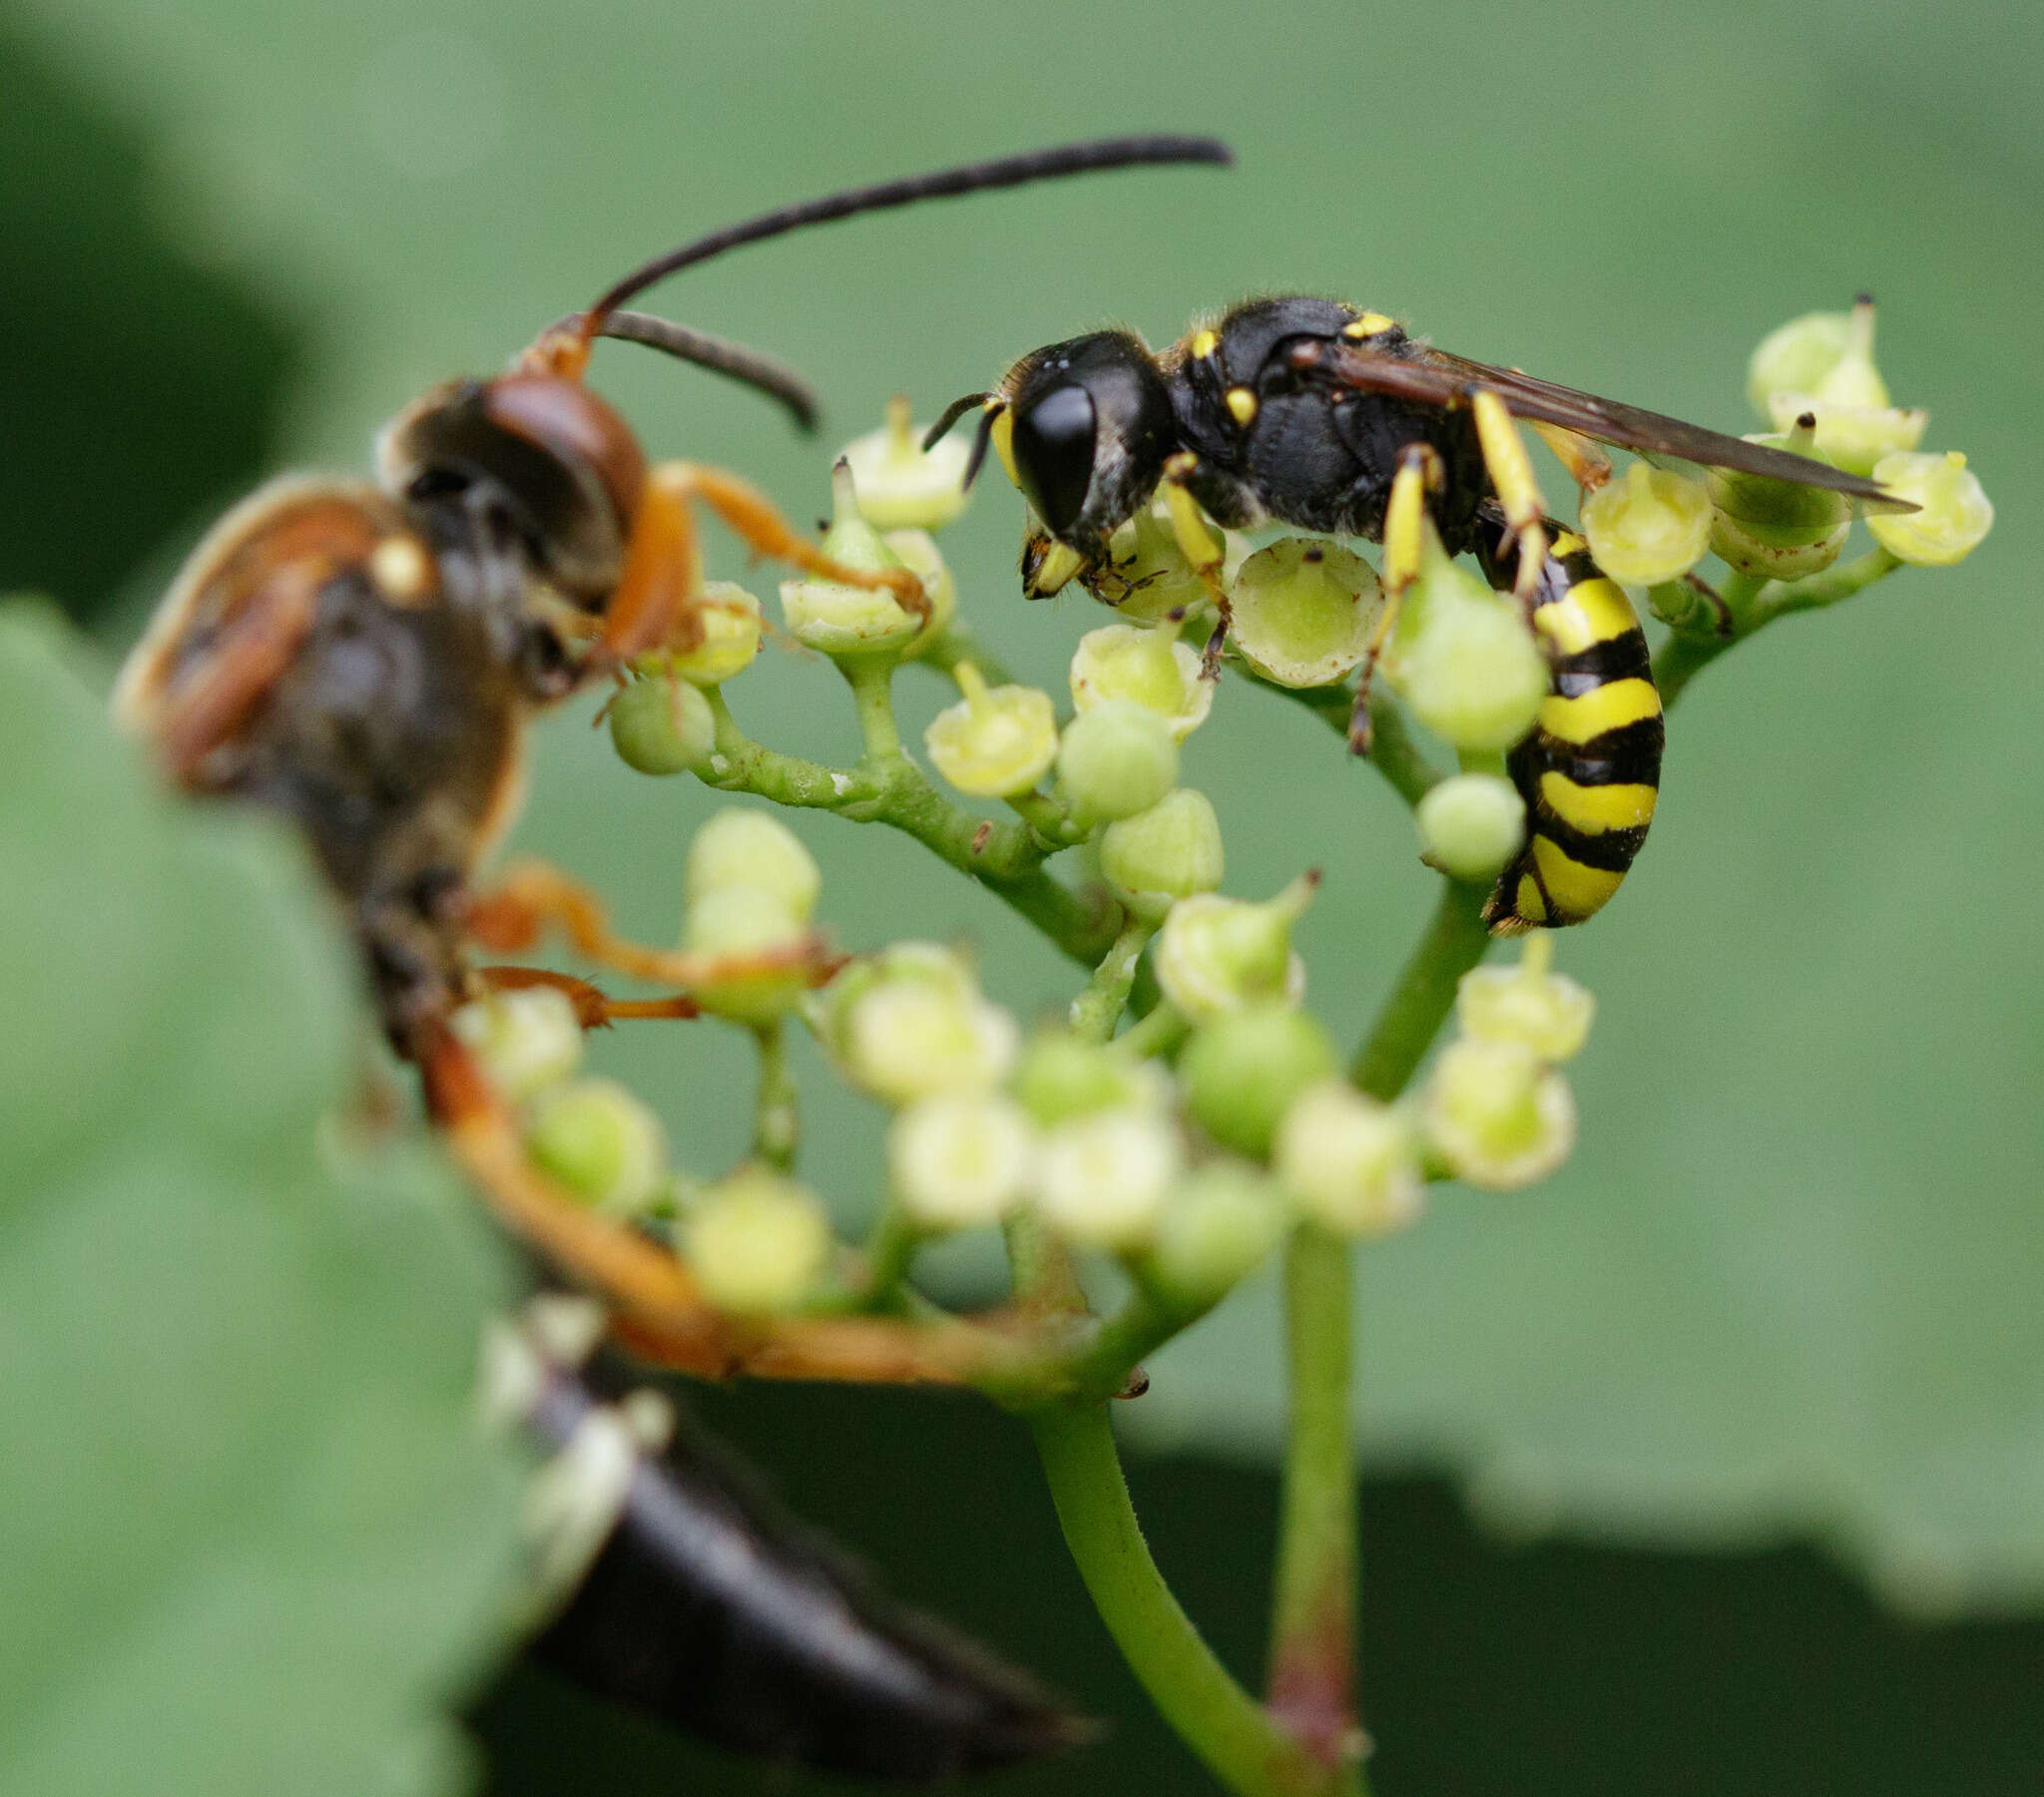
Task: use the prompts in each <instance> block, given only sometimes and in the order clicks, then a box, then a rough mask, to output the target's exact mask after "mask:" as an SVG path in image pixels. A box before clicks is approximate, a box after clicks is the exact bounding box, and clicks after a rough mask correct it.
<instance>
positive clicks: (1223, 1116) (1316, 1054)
mask: <svg viewBox="0 0 2044 1797" xmlns="http://www.w3.org/2000/svg"><path fill="white" fill-rule="evenodd" d="M1333 1071H1334V1045H1333V1043H1332V1042H1331V1041H1330V1040H1329V1039H1328V1036H1327V1033H1326V1031H1325V1030H1323V1029H1321V1027H1320V1026H1319V1025H1318V1024H1317V1023H1315V1022H1314V1021H1313V1020H1312V1019H1311V1018H1310V1017H1308V1016H1306V1014H1305V1013H1304V1012H1303V1011H1299V1010H1296V1009H1294V1008H1293V1007H1291V1006H1289V1005H1281V1004H1266V1005H1257V1006H1254V1007H1252V1008H1250V1009H1248V1010H1244V1011H1234V1012H1229V1013H1227V1014H1226V1015H1224V1016H1221V1017H1218V1018H1216V1019H1215V1020H1214V1022H1212V1023H1211V1024H1209V1025H1207V1027H1206V1028H1205V1029H1203V1030H1201V1031H1200V1032H1199V1033H1198V1034H1197V1035H1196V1036H1194V1038H1193V1039H1192V1041H1191V1042H1189V1043H1188V1044H1187V1045H1186V1048H1185V1052H1184V1053H1183V1054H1182V1055H1181V1056H1180V1057H1179V1063H1178V1076H1179V1086H1180V1089H1181V1091H1183V1093H1184V1094H1185V1102H1186V1110H1187V1111H1188V1112H1189V1113H1190V1114H1191V1116H1192V1118H1193V1121H1194V1122H1195V1123H1198V1124H1199V1125H1200V1127H1201V1128H1203V1129H1205V1130H1206V1131H1207V1133H1208V1134H1209V1135H1211V1136H1213V1137H1214V1139H1215V1140H1216V1141H1218V1142H1220V1143H1222V1145H1223V1146H1225V1147H1231V1148H1234V1149H1236V1150H1237V1151H1238V1152H1239V1153H1243V1154H1248V1155H1251V1156H1252V1157H1253V1158H1255V1159H1258V1160H1263V1159H1267V1158H1268V1157H1269V1155H1270V1152H1271V1143H1272V1141H1273V1139H1274V1138H1275V1137H1276V1135H1277V1133H1278V1123H1281V1122H1282V1121H1283V1119H1284V1114H1285V1112H1287V1111H1288V1110H1290V1109H1291V1106H1292V1102H1293V1101H1294V1100H1295V1099H1296V1098H1297V1097H1298V1095H1299V1094H1300V1093H1301V1092H1303V1091H1304V1090H1305V1089H1306V1088H1307V1087H1308V1086H1311V1085H1313V1084H1314V1083H1316V1082H1317V1081H1320V1080H1324V1079H1326V1078H1327V1077H1328V1076H1329V1075H1330V1074H1331V1073H1333Z"/></svg>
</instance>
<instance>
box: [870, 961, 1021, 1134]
mask: <svg viewBox="0 0 2044 1797" xmlns="http://www.w3.org/2000/svg"><path fill="white" fill-rule="evenodd" d="M1017 1034H1018V1033H1017V1031H1016V1028H1015V1020H1014V1019H1013V1018H1011V1017H1010V1016H1009V1015H1008V1014H1007V1012H1005V1011H1003V1010H1002V1009H1001V1008H1000V1007H999V1006H998V1005H993V1004H989V1003H988V1002H987V1001H986V1000H985V999H983V998H981V997H979V996H978V994H977V993H975V992H965V993H960V992H957V991H953V990H950V989H948V988H946V987H945V986H943V985H941V984H939V983H937V982H935V981H930V980H915V979H907V980H902V979H894V980H882V981H880V982H879V983H878V984H877V985H875V986H873V987H871V988H869V989H868V990H867V991H866V992H865V993H863V994H861V995H860V997H859V998H858V999H857V1000H856V1001H855V1002H854V1003H853V1005H852V1006H851V1009H850V1011H849V1013H848V1014H847V1015H846V1018H845V1031H844V1041H845V1052H844V1065H845V1071H846V1073H847V1074H848V1075H849V1076H850V1077H851V1079H852V1080H853V1081H854V1082H855V1083H856V1084H857V1085H859V1086H860V1087H862V1088H863V1089H864V1090H865V1091H867V1092H869V1093H871V1094H872V1095H873V1096H874V1097H875V1098H877V1099H880V1100H882V1101H884V1102H885V1103H887V1104H890V1105H906V1104H909V1103H911V1102H912V1101H914V1100H916V1099H920V1098H927V1097H929V1096H931V1095H932V1094H935V1093H940V1092H985V1091H987V1090H988V1089H989V1088H991V1087H994V1086H997V1085H999V1084H1000V1082H1001V1081H1002V1080H1003V1079H1004V1078H1005V1077H1006V1075H1007V1072H1008V1069H1009V1068H1010V1067H1011V1066H1013V1065H1014V1060H1015V1044H1016V1038H1017Z"/></svg>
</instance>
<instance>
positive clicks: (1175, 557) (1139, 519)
mask: <svg viewBox="0 0 2044 1797" xmlns="http://www.w3.org/2000/svg"><path fill="white" fill-rule="evenodd" d="M1107 555H1108V566H1109V568H1110V569H1111V570H1112V571H1113V577H1114V578H1113V580H1112V581H1110V582H1103V583H1102V587H1103V590H1104V592H1105V594H1106V596H1107V597H1108V598H1109V600H1110V602H1111V603H1112V604H1113V606H1114V609H1115V610H1116V612H1118V613H1119V614H1120V615H1121V616H1122V617H1123V618H1126V619H1128V620H1130V621H1131V622H1132V623H1135V624H1162V623H1164V622H1165V621H1166V620H1168V619H1174V618H1187V617H1190V616H1191V615H1192V614H1193V613H1195V612H1198V611H1202V610H1204V609H1205V608H1206V606H1207V603H1208V593H1207V584H1206V582H1205V581H1203V580H1201V578H1200V571H1199V570H1198V569H1197V568H1195V567H1194V566H1193V565H1192V563H1191V562H1189V561H1187V560H1186V553H1185V551H1184V550H1183V549H1182V548H1180V547H1179V541H1178V533H1177V532H1175V531H1174V530H1173V529H1172V528H1171V513H1170V511H1169V510H1168V509H1167V508H1166V506H1165V504H1164V501H1163V500H1161V499H1160V500H1156V501H1153V502H1152V503H1151V504H1150V505H1147V506H1145V507H1144V508H1143V509H1142V510H1141V511H1139V512H1138V513H1137V514H1136V515H1135V516H1134V517H1133V518H1131V519H1129V520H1128V522H1127V523H1125V524H1124V525H1122V527H1121V528H1120V529H1119V530H1117V531H1116V532H1115V533H1114V535H1113V536H1112V537H1110V538H1109V539H1108V544H1107ZM1117 592H1118V593H1119V595H1120V597H1118V598H1117V597H1115V595H1116V593H1117Z"/></svg>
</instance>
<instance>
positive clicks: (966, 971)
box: [810, 942, 979, 1065]
mask: <svg viewBox="0 0 2044 1797" xmlns="http://www.w3.org/2000/svg"><path fill="white" fill-rule="evenodd" d="M893 980H898V981H905V982H909V983H911V984H921V985H925V986H935V987H938V988H939V989H941V990H942V991H943V992H944V993H945V994H946V995H947V996H949V997H950V998H952V999H955V1000H956V1001H957V1002H959V1003H960V1004H966V1003H972V1002H976V1001H977V1000H978V998H979V984H978V982H977V981H976V980H975V979H974V978H973V973H972V968H971V966H970V964H969V963H968V962H967V961H966V960H965V958H964V957H963V956H962V955H960V954H959V953H958V952H957V951H956V950H955V949H951V948H946V947H945V946H944V945H943V944H942V943H940V942H893V943H889V944H888V945H887V946H886V947H885V948H883V949H881V950H880V951H879V952H878V953H877V954H872V955H860V956H858V957H856V958H855V959H853V960H852V961H849V962H847V963H846V964H845V965H844V966H843V967H842V968H841V969H839V970H838V973H837V976H836V977H835V978H834V979H833V980H831V982H830V983H829V984H828V985H827V986H825V987H824V988H823V990H822V991H821V992H819V993H817V994H816V995H815V998H814V1001H813V1003H812V1006H811V1012H810V1021H811V1024H812V1025H813V1027H814V1029H815V1032H816V1036H817V1039H818V1040H819V1041H820V1042H821V1043H822V1045H823V1047H824V1048H825V1049H826V1050H827V1051H828V1052H829V1053H830V1054H831V1055H832V1056H834V1057H835V1058H836V1060H837V1061H838V1063H839V1064H840V1065H842V1064H844V1063H845V1061H846V1060H847V1058H848V1057H849V1055H850V1053H851V1014H852V1011H853V1009H854V1008H855V1007H856V1006H857V1004H858V1002H859V1000H860V999H862V998H864V997H865V995H866V994H867V993H869V992H871V991H872V990H873V988H874V987H876V986H881V985H884V984H886V983H887V982H888V981H893Z"/></svg>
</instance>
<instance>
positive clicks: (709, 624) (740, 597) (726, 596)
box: [632, 581, 764, 686]
mask: <svg viewBox="0 0 2044 1797" xmlns="http://www.w3.org/2000/svg"><path fill="white" fill-rule="evenodd" d="M700 616H701V618H702V621H703V641H702V642H701V643H699V644H697V645H696V647H695V648H694V649H691V650H686V651H683V652H681V653H680V654H677V653H675V652H674V651H672V650H663V649H650V650H648V651H647V652H646V653H645V654H644V655H643V656H640V657H639V658H638V659H637V660H636V661H635V662H633V664H632V666H633V667H634V668H635V669H637V670H638V671H639V672H640V673H641V674H673V675H674V676H675V678H676V679H681V680H689V681H691V682H693V683H694V684H696V685H698V686H716V685H719V684H721V683H722V682H724V681H725V680H728V679H730V678H731V677H732V676H733V675H734V674H743V673H744V672H745V671H746V670H747V669H748V668H750V667H751V666H752V665H753V658H754V657H755V656H757V655H758V654H759V653H760V639H761V636H762V633H763V630H764V627H763V625H762V623H761V617H760V602H759V600H758V599H757V598H755V597H754V595H752V594H750V593H748V592H747V591H746V590H745V588H743V587H741V586H739V585H738V584H737V583H736V582H734V581H705V582H704V583H703V608H702V612H701V614H700Z"/></svg>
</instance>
